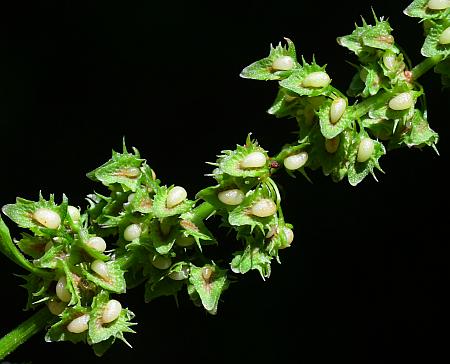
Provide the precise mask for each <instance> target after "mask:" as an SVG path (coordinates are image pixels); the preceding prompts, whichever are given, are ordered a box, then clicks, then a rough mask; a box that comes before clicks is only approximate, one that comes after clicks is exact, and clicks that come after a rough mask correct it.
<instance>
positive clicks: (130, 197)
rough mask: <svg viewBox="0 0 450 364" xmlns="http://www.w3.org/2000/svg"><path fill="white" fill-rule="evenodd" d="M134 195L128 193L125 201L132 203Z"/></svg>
mask: <svg viewBox="0 0 450 364" xmlns="http://www.w3.org/2000/svg"><path fill="white" fill-rule="evenodd" d="M135 195H136V194H135V193H130V194H129V195H128V198H127V201H128V202H131V201H133V198H134V196H135Z"/></svg>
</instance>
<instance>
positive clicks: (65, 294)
mask: <svg viewBox="0 0 450 364" xmlns="http://www.w3.org/2000/svg"><path fill="white" fill-rule="evenodd" d="M56 296H58V298H59V299H60V300H61V301H63V302H70V300H71V298H72V294H71V293H70V291H69V290H68V289H67V280H66V277H65V276H62V277H61V278H59V279H58V283H56Z"/></svg>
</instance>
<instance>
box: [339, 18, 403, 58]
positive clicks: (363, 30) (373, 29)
mask: <svg viewBox="0 0 450 364" xmlns="http://www.w3.org/2000/svg"><path fill="white" fill-rule="evenodd" d="M374 20H375V25H369V24H367V23H366V21H365V20H364V19H363V25H362V26H357V27H356V29H355V30H354V31H353V32H352V33H351V34H350V35H345V36H341V37H338V38H337V42H338V44H339V45H341V46H343V47H346V48H348V49H349V50H351V51H352V52H354V53H355V54H356V55H357V56H358V58H359V60H360V61H361V62H362V63H363V64H366V63H370V62H373V61H374V60H376V59H377V57H378V50H388V49H389V50H391V51H392V52H394V53H398V52H399V50H398V48H397V47H396V46H395V43H394V37H393V36H392V35H391V32H392V28H391V26H390V25H389V22H388V21H386V20H381V19H380V20H378V18H377V17H376V16H375V14H374Z"/></svg>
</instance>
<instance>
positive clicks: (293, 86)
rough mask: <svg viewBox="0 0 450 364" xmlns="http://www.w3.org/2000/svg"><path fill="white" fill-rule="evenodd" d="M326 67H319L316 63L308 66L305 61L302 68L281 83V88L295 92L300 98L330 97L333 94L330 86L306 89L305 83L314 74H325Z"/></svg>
mask: <svg viewBox="0 0 450 364" xmlns="http://www.w3.org/2000/svg"><path fill="white" fill-rule="evenodd" d="M325 68H326V65H325V66H322V67H321V66H319V65H318V64H316V62H315V61H313V63H311V64H308V63H306V62H305V61H304V60H303V65H302V67H301V68H298V69H296V70H295V71H294V72H292V74H291V75H290V76H289V77H288V78H286V79H285V80H283V81H280V86H281V87H284V88H286V89H288V90H290V91H292V92H295V93H296V94H297V95H300V96H319V95H329V94H331V92H332V88H331V87H330V86H329V85H326V86H324V87H318V88H315V87H305V86H303V81H304V80H305V78H306V77H307V76H308V75H310V74H311V73H313V72H325Z"/></svg>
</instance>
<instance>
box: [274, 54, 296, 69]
mask: <svg viewBox="0 0 450 364" xmlns="http://www.w3.org/2000/svg"><path fill="white" fill-rule="evenodd" d="M294 66H295V63H294V59H293V58H292V57H290V56H281V57H278V58H276V59H275V60H274V61H273V62H272V69H273V70H275V71H289V70H291V69H293V68H294Z"/></svg>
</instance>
